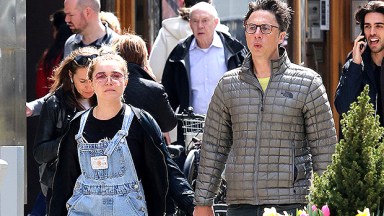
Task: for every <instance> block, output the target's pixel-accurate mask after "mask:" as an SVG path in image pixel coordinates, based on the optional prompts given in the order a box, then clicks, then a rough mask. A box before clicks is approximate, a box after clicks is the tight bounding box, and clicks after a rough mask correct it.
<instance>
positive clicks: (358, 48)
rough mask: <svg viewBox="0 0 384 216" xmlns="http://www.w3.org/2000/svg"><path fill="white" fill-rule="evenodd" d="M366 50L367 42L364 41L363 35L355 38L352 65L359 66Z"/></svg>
mask: <svg viewBox="0 0 384 216" xmlns="http://www.w3.org/2000/svg"><path fill="white" fill-rule="evenodd" d="M366 48H367V42H366V41H365V40H364V35H363V34H360V35H359V36H357V38H356V39H355V42H354V44H353V50H352V61H353V62H354V63H356V64H361V62H362V61H363V59H362V57H361V55H362V54H363V52H364V50H365V49H366Z"/></svg>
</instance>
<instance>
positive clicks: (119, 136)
mask: <svg viewBox="0 0 384 216" xmlns="http://www.w3.org/2000/svg"><path fill="white" fill-rule="evenodd" d="M101 52H102V51H101ZM127 75H128V71H127V67H126V63H125V61H124V60H123V59H122V58H121V57H120V56H119V55H117V54H114V53H106V54H105V53H104V54H101V55H100V56H99V57H96V58H95V59H93V60H92V62H91V64H90V67H89V78H90V79H91V80H92V85H93V87H94V90H95V94H96V97H97V101H98V104H97V106H95V107H94V108H92V109H90V110H88V111H85V112H83V113H80V114H79V117H75V118H74V120H73V121H72V123H71V125H70V129H69V131H68V132H67V133H66V135H65V136H64V138H63V140H62V142H61V144H60V149H59V161H58V165H57V171H56V174H55V178H54V185H53V194H52V200H51V205H50V212H49V215H52V216H53V215H54V216H57V215H65V214H68V215H115V216H119V215H121V216H123V215H124V216H125V215H130V216H131V215H132V216H135V215H140V216H141V215H143V216H146V215H150V216H152V215H163V214H164V211H165V196H166V192H167V189H168V179H167V169H166V164H165V161H164V159H165V157H164V155H163V153H162V152H161V150H160V147H158V146H156V145H154V144H153V143H151V142H148V137H147V136H146V134H145V131H144V129H143V128H142V127H141V125H140V123H139V121H138V120H137V118H136V117H135V115H134V113H133V111H132V108H131V107H130V106H128V105H126V104H124V103H123V102H122V101H121V98H122V95H123V92H124V89H125V86H126V84H127V81H128V80H127ZM158 130H159V129H158Z"/></svg>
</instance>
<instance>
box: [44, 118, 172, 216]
mask: <svg viewBox="0 0 384 216" xmlns="http://www.w3.org/2000/svg"><path fill="white" fill-rule="evenodd" d="M82 114H83V112H81V113H79V114H78V115H76V116H75V117H74V118H73V120H72V121H71V124H70V127H69V130H68V131H67V132H66V133H65V135H64V137H63V139H62V141H61V142H60V147H59V156H58V158H59V160H58V164H57V171H56V174H55V177H54V182H53V190H52V199H51V202H50V207H49V209H50V212H49V214H48V215H50V216H60V215H66V214H67V210H66V202H67V200H68V199H69V198H70V197H71V196H72V193H73V188H74V185H75V183H76V180H77V178H78V177H79V176H80V174H81V170H80V165H79V158H78V153H77V142H76V140H75V134H76V133H77V132H78V130H79V126H80V119H81V118H80V116H81V115H82ZM150 124H151V125H153V126H154V127H156V130H157V131H158V135H161V132H160V129H159V127H158V126H157V124H156V122H155V121H153V120H152V122H151V123H150ZM135 130H141V131H142V132H138V133H136V134H142V135H143V137H142V140H144V143H137V144H141V145H143V147H144V158H141V159H140V161H138V163H141V164H142V163H144V165H143V166H144V167H145V169H144V170H145V172H144V173H143V175H142V176H141V181H142V184H143V187H144V193H145V197H146V202H147V208H148V213H149V216H162V215H163V214H164V212H165V202H166V194H167V191H168V184H169V183H168V170H167V164H166V163H167V159H166V157H167V154H164V149H165V148H164V147H163V146H164V145H165V144H164V143H156V142H153V140H152V139H150V137H149V136H146V134H145V133H144V129H143V128H140V125H139V122H138V121H137V118H136V117H134V119H133V121H132V123H131V126H130V130H129V132H128V136H127V137H126V139H127V140H130V141H129V142H128V143H130V142H132V141H134V140H135V139H136V138H134V137H132V133H134V131H135ZM135 163H136V162H135Z"/></svg>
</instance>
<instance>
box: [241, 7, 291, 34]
mask: <svg viewBox="0 0 384 216" xmlns="http://www.w3.org/2000/svg"><path fill="white" fill-rule="evenodd" d="M248 7H249V9H248V12H247V14H246V15H245V17H244V24H246V22H247V20H248V19H249V17H250V16H251V14H252V13H253V12H255V11H258V10H266V11H270V12H271V13H273V14H275V17H276V20H277V23H278V24H279V29H280V31H285V32H286V31H288V27H289V25H290V24H291V18H292V14H293V10H292V9H291V8H290V7H289V6H288V5H287V4H286V3H285V2H283V1H281V0H255V1H253V2H249V4H248Z"/></svg>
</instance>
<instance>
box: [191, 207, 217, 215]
mask: <svg viewBox="0 0 384 216" xmlns="http://www.w3.org/2000/svg"><path fill="white" fill-rule="evenodd" d="M193 216H213V208H212V206H195V210H194V211H193Z"/></svg>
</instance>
